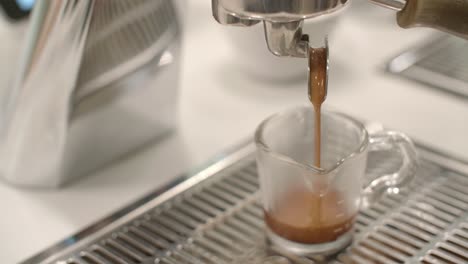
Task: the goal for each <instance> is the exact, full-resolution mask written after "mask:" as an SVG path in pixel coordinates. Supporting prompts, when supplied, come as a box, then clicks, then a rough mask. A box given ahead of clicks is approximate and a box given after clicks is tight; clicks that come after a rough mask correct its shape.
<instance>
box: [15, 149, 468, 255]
mask: <svg viewBox="0 0 468 264" xmlns="http://www.w3.org/2000/svg"><path fill="white" fill-rule="evenodd" d="M253 151H254V148H253V146H252V145H250V144H249V145H247V146H245V147H243V148H240V149H239V150H238V151H236V152H234V153H233V154H231V155H227V156H226V157H224V158H222V159H220V160H219V161H218V162H216V163H214V164H213V165H211V166H207V167H206V168H205V169H204V170H201V171H200V172H198V173H195V174H193V176H191V177H187V176H185V177H182V178H180V179H179V180H177V181H175V182H174V183H172V184H171V185H170V186H168V187H166V188H163V189H162V190H160V191H156V192H154V193H152V194H150V195H148V196H146V197H144V198H143V199H141V200H140V201H138V202H136V203H134V204H132V205H131V206H129V207H127V208H126V209H124V210H123V211H121V212H117V213H116V214H114V215H112V216H111V217H109V218H107V219H105V220H103V221H101V222H99V223H97V224H96V225H93V226H91V227H90V228H88V229H86V230H85V231H83V232H81V233H79V234H78V235H76V236H72V237H70V238H68V239H67V240H65V241H63V242H62V243H61V244H58V245H56V246H55V247H53V248H51V249H49V250H48V251H45V252H44V253H41V254H39V255H37V256H35V257H33V258H31V259H29V260H27V261H25V262H23V264H31V263H70V264H78V263H79V264H96V263H99V264H102V263H106V264H110V263H119V264H122V263H167V264H170V263H171V264H173V263H216V264H219V263H288V262H290V263H323V262H327V263H334V264H339V263H360V264H361V263H424V264H427V263H466V262H467V261H468V256H467V254H466V252H467V251H468V163H466V162H462V161H459V160H457V159H454V158H450V157H448V156H446V155H445V154H442V153H438V152H436V151H433V150H430V149H429V148H426V147H423V146H420V148H419V151H420V154H421V157H422V158H423V162H422V166H421V169H420V170H419V171H418V173H417V177H416V179H415V181H414V182H413V183H412V184H411V185H410V186H409V187H406V188H402V189H391V190H390V191H389V192H388V193H386V194H385V195H384V196H383V197H382V199H381V200H380V202H378V203H376V204H374V205H372V206H370V207H369V208H367V209H364V210H361V212H360V214H359V215H358V217H357V223H356V230H355V239H354V242H353V244H352V245H351V246H350V247H348V248H347V249H346V250H345V251H343V252H342V253H340V254H339V255H337V256H334V257H333V258H331V259H328V260H323V259H319V258H317V259H310V258H302V257H297V256H293V255H290V254H288V253H287V252H279V251H278V250H277V249H275V248H269V247H268V245H266V244H265V239H264V234H263V220H262V215H263V212H262V209H261V206H260V204H259V201H258V198H259V193H258V182H257V176H256V168H255V163H254V157H253ZM382 161H385V162H382ZM369 162H371V164H372V165H375V166H373V167H374V169H372V170H370V171H369V175H370V176H372V175H374V174H378V173H381V170H382V169H383V167H386V166H394V165H395V164H396V163H397V162H398V161H397V160H395V159H393V158H392V157H384V156H380V157H373V158H372V159H370V160H369ZM371 167H372V166H371ZM284 258H286V259H288V261H286V260H285V259H284Z"/></svg>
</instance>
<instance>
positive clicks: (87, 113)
mask: <svg viewBox="0 0 468 264" xmlns="http://www.w3.org/2000/svg"><path fill="white" fill-rule="evenodd" d="M182 4H183V3H181V1H166V0H136V1H127V0H113V1H96V0H40V1H37V2H36V6H35V8H34V11H33V13H32V17H31V18H30V21H29V30H28V32H27V34H26V36H25V40H24V41H23V43H22V44H21V45H20V47H22V50H21V53H20V58H19V60H18V61H19V65H18V66H17V68H15V70H16V71H15V74H14V76H10V77H11V79H10V82H9V85H8V87H7V88H8V89H6V90H7V92H6V93H5V98H2V99H3V100H4V101H5V104H4V106H3V108H2V109H1V113H0V114H1V120H2V126H1V130H0V157H1V161H2V162H1V164H0V175H1V176H0V177H2V178H3V179H4V180H5V181H6V182H8V183H11V184H13V185H19V186H30V187H56V186H60V185H62V184H64V183H66V182H68V181H70V180H72V179H76V178H78V177H81V176H84V175H87V174H89V173H90V172H91V171H93V170H96V169H98V168H100V167H102V166H104V165H106V164H109V163H112V162H113V161H115V160H117V159H119V158H121V157H122V156H124V155H126V154H128V153H130V152H133V151H135V150H137V149H138V148H140V147H142V146H144V145H146V144H148V143H150V142H153V141H155V140H158V139H161V138H163V137H164V136H165V135H167V134H168V133H170V132H171V131H172V130H173V129H174V127H175V111H176V95H177V86H178V73H179V64H180V62H179V60H180V47H181V27H182V26H181V24H182V23H181V14H180V12H181V5H182Z"/></svg>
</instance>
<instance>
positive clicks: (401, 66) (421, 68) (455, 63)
mask: <svg viewBox="0 0 468 264" xmlns="http://www.w3.org/2000/svg"><path fill="white" fill-rule="evenodd" d="M387 69H388V71H389V72H391V73H395V74H398V75H402V76H405V77H407V78H410V79H413V80H417V81H419V82H423V83H425V84H429V85H431V86H434V87H436V88H439V89H442V90H443V91H448V92H450V93H453V94H456V95H459V96H463V97H468V71H467V69H468V42H467V41H466V40H463V39H460V38H456V37H449V36H441V37H437V38H436V39H430V40H428V41H427V42H426V43H423V44H421V45H419V46H417V47H415V48H412V49H410V50H408V51H405V52H404V53H402V54H400V55H398V56H397V57H396V58H394V59H392V60H391V61H390V63H389V64H388V67H387Z"/></svg>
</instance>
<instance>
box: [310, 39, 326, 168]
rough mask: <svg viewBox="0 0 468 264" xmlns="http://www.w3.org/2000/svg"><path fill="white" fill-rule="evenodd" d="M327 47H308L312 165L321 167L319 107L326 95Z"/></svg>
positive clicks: (320, 120) (320, 119)
mask: <svg viewBox="0 0 468 264" xmlns="http://www.w3.org/2000/svg"><path fill="white" fill-rule="evenodd" d="M327 49H328V47H325V48H312V47H310V48H309V100H310V102H311V103H312V106H313V107H314V112H315V126H314V128H315V133H314V134H315V140H314V145H315V150H314V152H315V153H314V154H315V155H314V165H315V166H316V167H318V168H320V167H321V162H320V161H321V134H322V133H321V129H322V118H321V108H322V104H323V102H324V101H325V97H326V95H327V67H328V50H327Z"/></svg>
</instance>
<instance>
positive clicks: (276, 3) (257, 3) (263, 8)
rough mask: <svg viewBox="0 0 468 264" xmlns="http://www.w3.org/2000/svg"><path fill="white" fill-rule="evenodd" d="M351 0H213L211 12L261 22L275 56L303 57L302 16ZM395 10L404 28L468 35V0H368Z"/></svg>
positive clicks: (226, 19) (227, 19)
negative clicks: (431, 29)
mask: <svg viewBox="0 0 468 264" xmlns="http://www.w3.org/2000/svg"><path fill="white" fill-rule="evenodd" d="M350 2H351V0H349V1H348V0H212V10H213V16H214V18H215V19H216V21H218V22H219V23H220V24H223V25H234V26H252V25H254V24H257V23H259V22H263V23H264V29H265V39H266V43H267V45H268V49H269V50H270V51H271V52H272V53H273V54H274V55H277V56H292V57H300V58H305V57H306V56H307V50H308V41H307V36H304V35H303V34H302V25H303V21H304V19H313V18H314V17H318V16H322V15H327V14H330V13H332V12H335V11H337V10H340V9H341V8H343V7H345V6H346V5H347V4H349V3H350ZM369 2H372V3H374V4H377V5H380V6H382V7H386V8H389V9H392V10H394V11H397V13H396V22H397V23H398V25H399V26H401V27H403V28H411V27H432V28H435V29H439V30H442V31H445V32H447V33H450V34H453V35H456V36H459V37H462V38H465V39H468V0H456V1H455V0H451V1H447V0H369Z"/></svg>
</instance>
